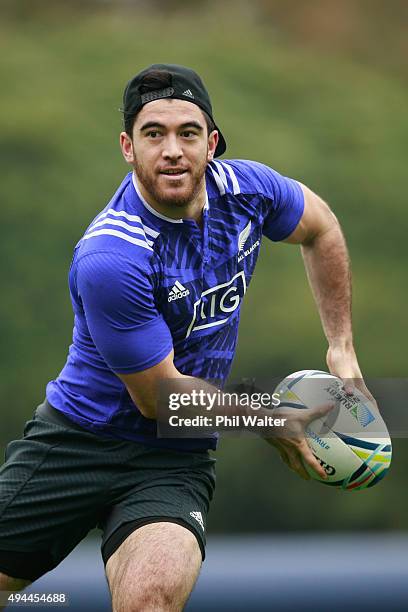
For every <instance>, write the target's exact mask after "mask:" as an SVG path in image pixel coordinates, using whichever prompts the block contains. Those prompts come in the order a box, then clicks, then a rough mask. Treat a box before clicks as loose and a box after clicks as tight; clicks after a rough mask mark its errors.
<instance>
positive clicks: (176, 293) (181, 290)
mask: <svg viewBox="0 0 408 612" xmlns="http://www.w3.org/2000/svg"><path fill="white" fill-rule="evenodd" d="M187 295H190V291H189V289H186V288H185V287H183V285H182V284H181V283H179V282H178V281H176V282H175V283H174V285H173V288H172V289H171V291H170V293H169V297H168V298H167V301H168V302H173V301H174V300H179V299H180V298H183V297H186V296H187Z"/></svg>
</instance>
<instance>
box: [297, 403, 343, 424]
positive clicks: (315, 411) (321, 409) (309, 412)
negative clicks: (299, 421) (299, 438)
mask: <svg viewBox="0 0 408 612" xmlns="http://www.w3.org/2000/svg"><path fill="white" fill-rule="evenodd" d="M334 407H335V403H334V402H327V403H326V404H320V406H314V408H306V410H303V413H302V414H303V417H304V420H305V424H306V425H307V424H309V423H311V421H314V420H315V419H319V418H322V417H324V416H326V415H327V414H329V412H331V411H332V410H333V408H334Z"/></svg>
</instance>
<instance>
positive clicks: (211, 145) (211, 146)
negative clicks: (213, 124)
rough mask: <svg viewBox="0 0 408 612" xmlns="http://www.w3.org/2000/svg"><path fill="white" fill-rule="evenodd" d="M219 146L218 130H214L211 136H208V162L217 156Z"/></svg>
mask: <svg viewBox="0 0 408 612" xmlns="http://www.w3.org/2000/svg"><path fill="white" fill-rule="evenodd" d="M217 144H218V132H217V130H213V131H212V132H211V134H210V135H209V136H208V151H207V161H209V162H210V161H212V160H213V159H214V155H215V149H216V148H217Z"/></svg>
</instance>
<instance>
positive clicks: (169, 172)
mask: <svg viewBox="0 0 408 612" xmlns="http://www.w3.org/2000/svg"><path fill="white" fill-rule="evenodd" d="M160 174H162V175H164V176H167V177H168V178H170V179H179V178H181V177H182V176H184V175H185V174H187V170H185V169H184V168H167V169H164V170H160Z"/></svg>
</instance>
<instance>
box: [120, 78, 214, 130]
mask: <svg viewBox="0 0 408 612" xmlns="http://www.w3.org/2000/svg"><path fill="white" fill-rule="evenodd" d="M171 86H172V78H171V74H170V73H169V72H167V71H166V70H151V71H150V72H148V73H147V74H146V75H145V76H144V77H143V81H142V85H141V87H140V93H142V94H143V93H147V92H148V91H156V90H158V89H166V88H167V87H171ZM200 110H201V112H202V113H203V115H204V118H205V122H206V124H207V130H208V134H210V133H211V132H212V131H213V130H215V124H214V121H213V120H212V119H211V117H210V116H209V115H208V114H207V113H206V112H205V111H204V110H203V109H200ZM136 116H137V113H135V114H134V115H129V114H126V113H125V114H124V115H123V123H124V128H125V132H126V134H127V135H128V136H130V137H131V138H132V134H133V125H134V123H135V120H136Z"/></svg>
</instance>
